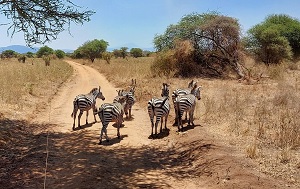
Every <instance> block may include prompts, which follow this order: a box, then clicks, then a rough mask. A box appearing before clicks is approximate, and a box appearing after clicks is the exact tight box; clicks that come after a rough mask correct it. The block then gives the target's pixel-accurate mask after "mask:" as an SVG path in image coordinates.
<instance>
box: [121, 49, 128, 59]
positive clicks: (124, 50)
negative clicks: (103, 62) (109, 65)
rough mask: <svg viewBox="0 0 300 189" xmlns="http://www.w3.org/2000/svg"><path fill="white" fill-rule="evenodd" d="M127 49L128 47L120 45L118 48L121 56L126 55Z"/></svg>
mask: <svg viewBox="0 0 300 189" xmlns="http://www.w3.org/2000/svg"><path fill="white" fill-rule="evenodd" d="M127 50H128V47H121V48H120V51H121V55H122V57H123V58H126V56H127Z"/></svg>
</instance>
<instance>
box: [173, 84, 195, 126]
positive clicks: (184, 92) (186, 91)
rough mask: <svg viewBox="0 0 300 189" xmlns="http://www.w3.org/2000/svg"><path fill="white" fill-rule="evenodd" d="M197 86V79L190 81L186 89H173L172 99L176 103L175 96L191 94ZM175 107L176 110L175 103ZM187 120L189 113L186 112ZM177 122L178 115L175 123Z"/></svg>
mask: <svg viewBox="0 0 300 189" xmlns="http://www.w3.org/2000/svg"><path fill="white" fill-rule="evenodd" d="M195 87H197V81H194V80H192V81H190V82H189V83H188V88H185V89H180V88H179V89H176V90H175V91H173V93H172V101H173V104H174V101H175V98H176V97H177V96H178V95H187V94H191V91H192V90H193V89H194V88H195ZM174 108H175V111H176V107H175V104H174ZM185 120H187V113H186V114H185ZM176 122H177V117H176V118H175V123H176Z"/></svg>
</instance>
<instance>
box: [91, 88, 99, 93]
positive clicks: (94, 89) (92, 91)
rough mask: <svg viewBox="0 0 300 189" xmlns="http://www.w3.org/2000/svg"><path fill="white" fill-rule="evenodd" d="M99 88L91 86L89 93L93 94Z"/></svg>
mask: <svg viewBox="0 0 300 189" xmlns="http://www.w3.org/2000/svg"><path fill="white" fill-rule="evenodd" d="M97 90H99V89H98V88H96V87H95V88H93V89H92V90H91V91H90V94H93V93H94V92H95V91H97Z"/></svg>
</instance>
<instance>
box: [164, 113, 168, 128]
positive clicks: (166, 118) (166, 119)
mask: <svg viewBox="0 0 300 189" xmlns="http://www.w3.org/2000/svg"><path fill="white" fill-rule="evenodd" d="M168 116H169V114H167V115H166V117H165V130H167V129H168V128H167V122H168Z"/></svg>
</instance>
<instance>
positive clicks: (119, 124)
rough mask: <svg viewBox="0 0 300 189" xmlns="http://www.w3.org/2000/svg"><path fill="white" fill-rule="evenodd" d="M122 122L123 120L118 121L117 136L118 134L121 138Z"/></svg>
mask: <svg viewBox="0 0 300 189" xmlns="http://www.w3.org/2000/svg"><path fill="white" fill-rule="evenodd" d="M121 124H122V122H121V121H118V122H117V125H118V127H117V136H118V139H120V138H121V135H120V127H121Z"/></svg>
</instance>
